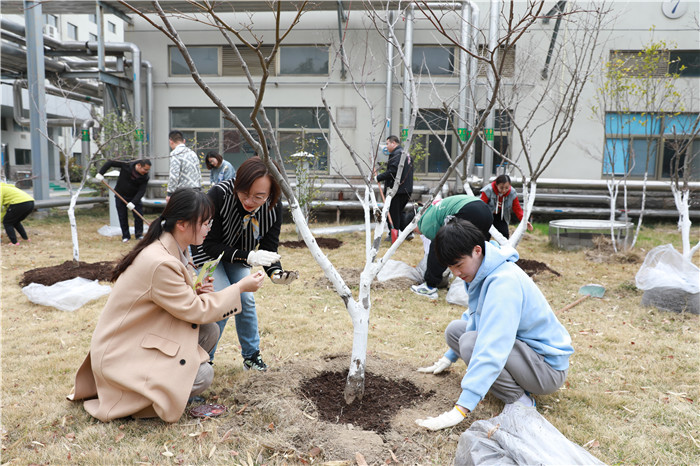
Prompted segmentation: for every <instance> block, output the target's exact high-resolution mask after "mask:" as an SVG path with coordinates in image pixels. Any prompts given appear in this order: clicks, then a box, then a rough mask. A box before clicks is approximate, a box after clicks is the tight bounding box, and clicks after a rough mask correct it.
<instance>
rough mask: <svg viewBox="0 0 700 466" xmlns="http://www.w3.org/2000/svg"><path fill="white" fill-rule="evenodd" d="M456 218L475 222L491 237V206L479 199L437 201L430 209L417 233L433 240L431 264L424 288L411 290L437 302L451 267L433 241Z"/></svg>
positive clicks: (450, 197)
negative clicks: (447, 271)
mask: <svg viewBox="0 0 700 466" xmlns="http://www.w3.org/2000/svg"><path fill="white" fill-rule="evenodd" d="M453 216H454V217H458V218H463V219H465V220H469V221H471V222H472V223H473V224H474V225H476V226H477V227H478V228H479V230H480V231H481V232H482V233H483V234H484V236H486V237H487V238H488V236H489V228H491V222H492V221H493V215H491V211H490V210H489V206H487V205H486V204H485V203H483V202H482V201H481V199H479V198H478V197H476V196H470V195H468V194H458V195H456V196H449V197H446V198H444V199H436V200H435V201H433V203H432V204H431V205H430V206H428V208H427V209H426V210H425V212H424V213H423V215H422V216H421V218H420V220H418V225H417V226H416V231H417V232H419V233H420V234H422V235H423V236H425V237H426V238H428V239H429V240H431V244H430V250H429V251H428V263H427V265H426V268H425V273H424V274H423V278H424V280H425V281H424V282H423V283H421V284H420V285H412V286H411V291H413V292H414V293H416V294H419V295H421V296H425V297H427V298H430V299H433V300H435V299H437V298H438V291H437V287H438V285H439V284H440V282H442V274H443V272H444V271H445V269H446V268H447V267H445V266H444V265H443V264H441V263H440V262H439V261H438V260H437V256H436V255H435V245H434V244H432V240H433V239H435V235H436V234H437V232H438V230H439V229H440V227H442V226H443V225H444V224H445V220H446V219H447V218H451V217H453Z"/></svg>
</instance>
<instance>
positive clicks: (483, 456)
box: [455, 403, 605, 466]
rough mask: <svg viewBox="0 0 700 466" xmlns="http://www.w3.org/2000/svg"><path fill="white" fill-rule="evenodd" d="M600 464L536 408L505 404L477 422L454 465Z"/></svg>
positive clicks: (467, 433) (461, 442) (461, 441)
mask: <svg viewBox="0 0 700 466" xmlns="http://www.w3.org/2000/svg"><path fill="white" fill-rule="evenodd" d="M513 464H518V465H525V464H527V465H561V464H567V465H575V464H582V465H583V464H585V465H599V464H605V463H602V462H601V461H600V460H598V458H596V457H595V456H593V455H592V454H590V453H589V452H588V451H586V450H585V449H584V448H582V447H580V446H579V445H576V444H575V443H573V442H571V441H570V440H569V439H567V438H566V437H564V435H563V434H562V433H561V432H559V431H558V430H557V428H556V427H554V426H553V425H552V424H550V423H549V422H548V421H547V420H546V419H545V418H544V417H542V415H541V414H540V413H538V412H537V410H536V409H535V408H526V407H525V406H523V405H521V404H519V403H513V404H510V405H506V408H505V409H504V410H503V412H502V413H501V414H500V415H498V416H496V417H494V418H491V419H488V420H485V421H476V422H474V423H473V424H472V425H471V427H469V429H468V430H466V431H465V432H464V433H463V434H462V435H461V436H460V438H459V443H458V444H457V453H456V455H455V465H458V466H462V465H513Z"/></svg>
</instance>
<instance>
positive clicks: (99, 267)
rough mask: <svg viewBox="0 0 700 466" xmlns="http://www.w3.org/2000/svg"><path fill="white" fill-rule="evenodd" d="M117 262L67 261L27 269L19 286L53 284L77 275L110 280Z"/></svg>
mask: <svg viewBox="0 0 700 466" xmlns="http://www.w3.org/2000/svg"><path fill="white" fill-rule="evenodd" d="M114 266H115V262H108V261H104V262H94V263H92V264H90V263H87V262H77V263H76V262H74V261H65V262H64V263H63V264H61V265H54V266H51V267H39V268H37V269H32V270H27V271H26V272H24V275H23V276H22V280H21V281H20V282H19V286H22V287H24V286H27V285H29V284H30V283H38V284H39V285H45V286H51V285H53V284H54V283H58V282H62V281H65V280H70V279H72V278H75V277H82V278H86V279H88V280H100V281H109V278H110V277H111V276H112V270H113V269H114Z"/></svg>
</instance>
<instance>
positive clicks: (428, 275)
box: [423, 200, 493, 288]
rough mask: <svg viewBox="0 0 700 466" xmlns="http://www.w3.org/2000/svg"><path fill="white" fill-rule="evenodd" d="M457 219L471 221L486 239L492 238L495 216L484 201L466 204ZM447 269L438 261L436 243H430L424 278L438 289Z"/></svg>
mask: <svg viewBox="0 0 700 466" xmlns="http://www.w3.org/2000/svg"><path fill="white" fill-rule="evenodd" d="M455 217H459V218H463V219H464V220H469V221H470V222H472V223H473V224H474V226H476V227H477V228H478V229H479V230H481V233H483V235H484V239H486V240H488V239H489V237H490V234H489V228H491V224H492V222H493V214H491V209H489V206H488V205H487V204H486V203H485V202H483V201H480V200H479V201H473V202H470V203H469V204H466V205H465V206H464V207H462V208H461V209H459V211H458V212H457V213H456V214H455ZM446 268H447V267H446V266H444V265H442V264H441V263H440V262H439V261H438V260H437V255H436V254H435V243H434V242H431V243H430V250H429V251H428V263H427V265H426V268H425V274H423V278H424V279H425V282H426V283H427V284H428V286H432V287H433V288H436V287H437V286H438V285H439V284H440V282H442V274H443V273H444V272H445V269H446Z"/></svg>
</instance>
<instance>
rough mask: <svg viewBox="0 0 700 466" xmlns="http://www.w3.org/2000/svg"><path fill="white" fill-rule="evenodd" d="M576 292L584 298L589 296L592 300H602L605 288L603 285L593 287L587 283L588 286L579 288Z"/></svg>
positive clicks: (593, 285)
mask: <svg viewBox="0 0 700 466" xmlns="http://www.w3.org/2000/svg"><path fill="white" fill-rule="evenodd" d="M578 292H579V294H582V295H585V296H591V297H593V298H602V297H603V295H604V294H605V287H604V286H603V285H595V284H593V283H589V284H588V285H584V286H582V287H581V288H579V290H578Z"/></svg>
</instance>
